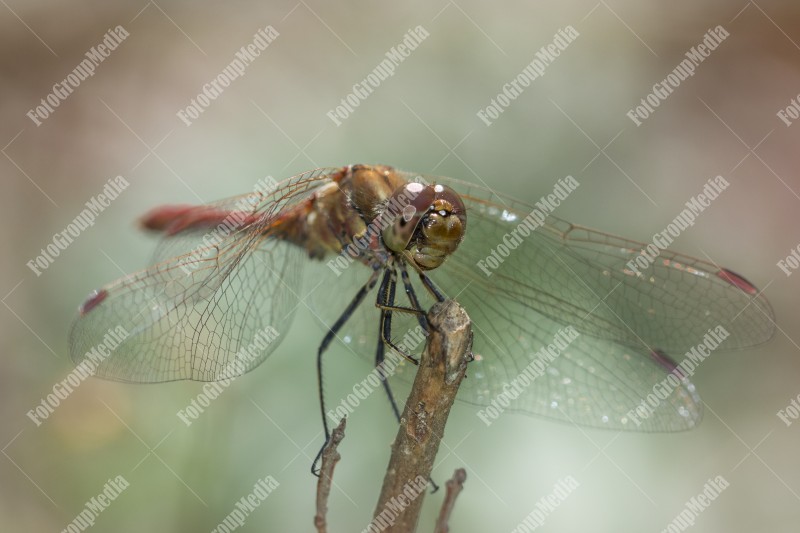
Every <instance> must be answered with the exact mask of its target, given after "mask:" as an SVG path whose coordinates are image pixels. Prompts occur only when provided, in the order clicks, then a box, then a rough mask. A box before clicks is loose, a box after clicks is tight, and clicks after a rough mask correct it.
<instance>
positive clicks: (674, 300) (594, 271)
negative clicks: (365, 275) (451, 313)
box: [430, 178, 775, 355]
mask: <svg viewBox="0 0 800 533" xmlns="http://www.w3.org/2000/svg"><path fill="white" fill-rule="evenodd" d="M430 179H431V180H439V181H443V182H451V181H452V180H447V179H446V178H430ZM451 186H453V187H454V188H456V190H459V191H463V193H462V195H463V198H464V201H465V204H466V205H467V216H468V221H467V234H466V238H465V240H464V242H463V243H462V244H461V246H460V247H459V249H458V250H457V251H456V253H455V254H454V256H453V257H452V258H450V259H448V261H447V262H446V263H445V265H444V266H443V267H442V268H441V269H440V270H441V274H439V271H436V274H437V276H436V278H437V279H439V278H440V277H443V276H444V277H447V276H450V275H451V274H453V273H455V275H458V276H459V277H460V278H462V279H463V280H464V281H463V282H464V284H465V286H467V285H469V286H470V288H471V290H475V291H480V292H482V293H489V294H493V295H496V296H497V297H501V298H503V299H504V300H505V301H507V302H511V301H514V302H516V304H517V306H519V307H520V309H528V308H532V309H534V310H535V311H537V313H538V314H541V315H545V316H548V317H549V318H551V319H553V320H555V321H556V322H559V323H563V324H569V325H573V326H574V327H575V328H576V329H578V330H579V331H581V332H582V333H586V334H589V335H592V336H595V337H598V338H603V339H608V340H612V341H616V342H620V343H623V344H627V345H630V346H634V347H637V348H647V349H650V350H663V351H666V352H667V353H670V354H673V355H678V354H682V353H684V352H685V351H687V350H689V349H691V348H692V347H693V346H695V345H697V344H698V343H699V342H701V341H702V340H703V336H704V335H705V334H706V333H707V332H708V330H709V329H711V330H714V329H716V328H718V327H719V326H722V327H723V328H724V329H725V330H726V331H728V332H729V334H730V336H729V337H728V338H727V340H726V341H725V344H724V348H725V349H738V348H744V347H748V346H754V345H757V344H760V343H762V342H765V341H767V340H768V339H769V338H770V337H771V336H772V333H773V331H774V327H775V326H774V315H773V312H772V308H771V307H770V305H769V302H767V300H766V298H764V297H763V296H762V295H761V294H760V293H759V292H758V291H757V289H755V287H752V286H751V285H749V283H747V282H746V281H745V280H744V279H743V278H740V277H738V276H736V275H735V274H732V273H730V271H727V270H724V269H721V268H720V267H719V266H717V265H714V264H712V263H709V262H707V261H702V260H700V259H696V258H693V257H689V256H686V255H682V254H678V253H675V252H672V251H670V250H664V251H662V252H661V254H660V255H659V257H658V258H657V260H656V262H655V263H654V264H653V265H652V266H651V267H649V268H647V269H642V270H641V273H638V274H637V272H635V271H633V270H631V269H630V268H629V266H628V262H629V261H631V260H632V259H635V258H636V257H637V256H638V255H639V253H640V251H641V250H642V249H643V248H644V246H645V245H644V244H642V243H639V242H636V241H631V240H628V239H623V238H621V237H616V236H613V235H608V234H605V233H602V232H598V231H595V230H591V229H588V228H584V227H581V226H575V225H573V224H570V223H568V222H566V221H563V220H560V219H557V218H555V217H552V216H550V217H546V219H545V221H544V224H541V225H538V227H536V229H535V230H534V231H532V232H530V233H529V234H527V236H526V235H525V233H527V232H520V231H519V230H518V227H519V226H520V225H521V224H522V223H523V221H524V219H525V218H526V217H527V216H528V215H529V214H530V213H531V212H532V211H533V210H534V208H533V207H530V206H526V205H524V204H520V203H519V202H515V201H513V200H511V199H509V198H506V197H501V196H498V195H496V194H494V193H492V192H491V191H489V190H487V189H483V188H480V187H475V186H469V185H465V184H462V183H460V182H456V183H453V184H452V185H451ZM506 236H511V237H508V238H506ZM512 237H514V238H512ZM516 237H518V238H516ZM504 238H506V240H505V241H504ZM506 243H515V244H514V245H513V246H509V245H508V244H506ZM500 246H502V247H503V248H505V249H504V250H501V249H500V248H499V247H500ZM493 251H496V252H497V253H496V254H495V256H496V257H500V261H499V262H498V263H499V266H497V268H496V269H492V268H487V270H488V273H487V272H486V271H484V270H483V269H481V267H480V266H479V264H481V263H483V265H484V266H487V263H488V262H487V261H486V259H487V257H489V256H490V255H492V252H493ZM506 251H507V257H502V255H505V252H506ZM500 252H502V253H500ZM734 277H735V278H734ZM732 278H733V279H736V280H737V281H738V284H737V283H734V282H732V281H731V279H732ZM460 289H461V288H460V287H453V291H455V294H452V295H451V296H453V297H456V298H457V293H458V291H459V290H460Z"/></svg>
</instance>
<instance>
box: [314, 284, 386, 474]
mask: <svg viewBox="0 0 800 533" xmlns="http://www.w3.org/2000/svg"><path fill="white" fill-rule="evenodd" d="M378 272H379V271H378V270H374V271H373V272H372V275H370V277H369V280H367V282H366V283H365V284H364V285H363V286H362V287H361V288H360V289H359V290H358V292H357V293H356V295H355V296H354V297H353V299H352V300H351V301H350V303H349V304H348V305H347V307H346V308H345V310H344V311H343V312H342V314H341V315H340V316H339V318H337V319H336V322H334V323H333V325H332V326H331V328H330V329H329V330H328V332H327V333H326V334H325V337H324V338H323V339H322V343H320V345H319V349H318V350H317V388H318V391H319V406H320V409H321V411H322V427H323V429H324V430H325V443H324V444H323V445H322V448H320V450H319V452H318V453H317V456H316V457H315V458H314V462H313V463H311V473H312V474H314V475H317V473H318V470H317V463H318V462H319V459H320V457H322V450H323V449H324V448H325V444H327V443H328V440H329V439H330V437H331V432H330V429H329V428H328V419H327V418H325V394H324V392H323V389H322V354H323V353H325V350H327V349H328V346H329V345H330V343H331V341H332V340H333V339H334V338H335V337H336V333H337V332H338V331H339V330H340V329H341V328H342V326H344V324H345V322H347V319H349V318H350V316H351V315H352V314H353V311H355V310H356V308H357V307H358V306H359V305H361V303H362V302H363V301H364V298H365V297H366V296H367V294H368V293H369V291H371V290H372V288H373V287H374V286H375V283H376V282H377V281H378Z"/></svg>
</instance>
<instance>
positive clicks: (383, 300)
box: [375, 266, 419, 365]
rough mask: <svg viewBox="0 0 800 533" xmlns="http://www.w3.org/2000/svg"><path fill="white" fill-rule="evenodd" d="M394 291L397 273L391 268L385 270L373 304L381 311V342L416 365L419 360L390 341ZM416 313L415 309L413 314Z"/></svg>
mask: <svg viewBox="0 0 800 533" xmlns="http://www.w3.org/2000/svg"><path fill="white" fill-rule="evenodd" d="M396 290H397V271H395V269H394V267H393V266H392V267H389V268H387V269H386V273H385V274H384V276H383V281H381V287H380V290H379V291H378V298H377V301H376V303H375V305H376V306H377V307H379V308H380V309H381V341H382V342H384V343H386V344H387V345H388V346H389V347H390V348H391V349H393V350H394V351H396V352H397V353H399V354H400V355H401V356H403V358H405V359H406V360H407V361H409V362H411V363H413V364H415V365H418V364H419V359H417V358H416V357H414V356H413V355H411V354H409V353H408V352H406V351H405V350H404V349H402V348H400V347H399V346H397V344H395V343H394V341H392V313H393V311H394V295H395V292H396ZM416 311H417V310H416V309H415V310H414V312H416Z"/></svg>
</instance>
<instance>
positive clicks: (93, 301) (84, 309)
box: [78, 289, 108, 316]
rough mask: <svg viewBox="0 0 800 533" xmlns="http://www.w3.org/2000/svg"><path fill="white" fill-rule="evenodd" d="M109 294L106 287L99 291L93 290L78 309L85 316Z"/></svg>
mask: <svg viewBox="0 0 800 533" xmlns="http://www.w3.org/2000/svg"><path fill="white" fill-rule="evenodd" d="M107 296H108V291H107V290H105V289H100V290H97V291H92V293H91V294H89V296H88V297H87V298H86V300H85V301H84V302H83V303H82V304H81V306H80V307H79V308H78V310H79V311H80V313H81V316H84V315H85V314H86V313H88V312H89V311H91V310H92V309H94V308H95V307H97V306H98V305H100V303H102V301H103V300H105V299H106V297H107Z"/></svg>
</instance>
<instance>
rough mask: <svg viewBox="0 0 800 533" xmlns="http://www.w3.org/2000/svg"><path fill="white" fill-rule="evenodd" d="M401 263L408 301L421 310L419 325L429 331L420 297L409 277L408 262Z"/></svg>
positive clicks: (418, 318) (401, 273) (401, 275)
mask: <svg viewBox="0 0 800 533" xmlns="http://www.w3.org/2000/svg"><path fill="white" fill-rule="evenodd" d="M399 265H400V278H401V279H402V280H403V286H404V287H405V289H406V296H407V297H408V301H409V302H411V307H413V308H414V309H416V310H417V311H419V314H417V321H419V325H420V326H421V327H422V329H424V330H425V331H426V332H427V331H428V319H427V318H426V317H425V312H424V310H423V309H422V307H421V306H420V305H419V299H418V298H417V293H416V292H414V286H413V285H411V280H410V279H409V277H408V270H407V269H406V264H405V263H404V262H403V261H400V262H399Z"/></svg>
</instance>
